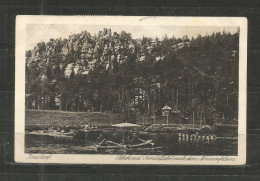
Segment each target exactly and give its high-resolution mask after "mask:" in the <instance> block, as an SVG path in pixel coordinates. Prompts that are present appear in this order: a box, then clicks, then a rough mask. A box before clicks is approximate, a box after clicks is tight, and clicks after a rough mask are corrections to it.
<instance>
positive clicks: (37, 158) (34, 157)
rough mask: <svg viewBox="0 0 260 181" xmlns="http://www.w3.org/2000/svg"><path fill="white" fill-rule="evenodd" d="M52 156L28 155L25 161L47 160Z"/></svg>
mask: <svg viewBox="0 0 260 181" xmlns="http://www.w3.org/2000/svg"><path fill="white" fill-rule="evenodd" d="M51 157H52V154H50V155H49V154H48V155H46V154H41V155H38V154H37V155H35V154H29V156H28V157H27V158H26V159H35V160H49V159H51Z"/></svg>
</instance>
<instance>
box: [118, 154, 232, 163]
mask: <svg viewBox="0 0 260 181" xmlns="http://www.w3.org/2000/svg"><path fill="white" fill-rule="evenodd" d="M116 160H156V161H166V160H172V161H216V162H226V161H235V160H236V159H235V158H231V157H228V156H221V157H212V156H200V157H194V156H191V155H190V156H189V155H188V156H173V155H141V156H136V155H119V156H117V157H116Z"/></svg>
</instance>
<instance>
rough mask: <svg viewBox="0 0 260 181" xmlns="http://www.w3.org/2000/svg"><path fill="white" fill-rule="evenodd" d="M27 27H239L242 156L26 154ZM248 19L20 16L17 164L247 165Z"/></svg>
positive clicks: (16, 117) (17, 77)
mask: <svg viewBox="0 0 260 181" xmlns="http://www.w3.org/2000/svg"><path fill="white" fill-rule="evenodd" d="M27 24H86V25H149V26H158V25H167V26H171V25H172V26H239V27H240V38H239V114H238V156H225V155H223V156H203V155H201V156H193V155H100V154H52V155H50V154H26V153H25V152H24V150H25V148H24V146H25V47H26V46H25V43H26V25H27ZM246 79H247V19H246V18H244V17H135V16H132V17H130V16H31V15H30V16H29V15H28V16H26V15H21V16H20V15H19V16H17V17H16V49H15V148H14V151H15V155H14V158H15V162H18V163H46V164H48V163H60V164H165V165H243V164H246V102H247V100H246V97H247V82H246Z"/></svg>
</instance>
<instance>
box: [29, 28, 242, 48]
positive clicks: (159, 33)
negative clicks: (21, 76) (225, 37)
mask: <svg viewBox="0 0 260 181" xmlns="http://www.w3.org/2000/svg"><path fill="white" fill-rule="evenodd" d="M103 28H109V29H111V31H112V32H117V33H120V32H121V31H126V32H128V33H131V34H132V38H134V39H137V38H142V37H143V36H146V37H151V38H155V37H158V38H159V39H161V38H162V37H164V36H165V34H166V35H167V36H168V37H169V38H170V37H172V36H175V37H176V38H182V37H183V36H184V35H188V37H189V38H191V37H192V36H193V37H194V38H195V37H197V36H198V35H199V34H200V35H202V36H204V35H206V34H208V35H211V34H212V33H213V32H223V31H224V30H225V31H226V32H230V33H231V34H233V33H235V32H237V30H238V27H235V26H226V27H224V26H203V27H202V26H153V25H149V26H147V25H146V26H139V25H131V26H126V25H124V26H122V25H120V26H119V25H111V26H106V25H82V24H81V25H77V24H74V25H73V24H70V25H68V24H66V25H65V24H64V25H62V24H29V25H27V27H26V50H29V49H33V48H34V46H35V45H36V44H37V43H39V42H41V41H44V42H48V41H49V40H50V39H51V38H53V39H57V38H62V39H64V38H68V37H69V36H70V35H71V34H78V33H81V32H82V31H88V32H89V33H90V34H91V35H94V34H98V32H99V31H100V30H103Z"/></svg>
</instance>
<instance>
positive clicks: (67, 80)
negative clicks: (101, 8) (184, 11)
mask: <svg viewBox="0 0 260 181" xmlns="http://www.w3.org/2000/svg"><path fill="white" fill-rule="evenodd" d="M15 51H16V53H15V55H16V57H15V59H16V69H15V75H16V76H15V77H16V79H15V162H18V163H57V164H58V163H61V164H163V165H165V164H171V165H243V164H245V163H246V79H247V73H246V70H247V59H246V57H247V19H246V18H243V17H137V16H136V17H135V16H133V17H131V16H17V17H16V49H15Z"/></svg>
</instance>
